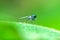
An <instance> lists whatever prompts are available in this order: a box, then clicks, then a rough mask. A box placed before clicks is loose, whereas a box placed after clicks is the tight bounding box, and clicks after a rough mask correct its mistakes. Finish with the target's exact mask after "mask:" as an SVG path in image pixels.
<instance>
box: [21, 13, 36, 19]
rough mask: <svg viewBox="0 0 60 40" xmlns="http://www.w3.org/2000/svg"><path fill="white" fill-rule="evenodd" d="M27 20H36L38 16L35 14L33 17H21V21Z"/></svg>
mask: <svg viewBox="0 0 60 40" xmlns="http://www.w3.org/2000/svg"><path fill="white" fill-rule="evenodd" d="M25 18H27V19H28V20H35V19H36V15H35V14H33V15H31V16H25V17H21V18H20V19H25Z"/></svg>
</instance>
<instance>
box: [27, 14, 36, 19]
mask: <svg viewBox="0 0 60 40" xmlns="http://www.w3.org/2000/svg"><path fill="white" fill-rule="evenodd" d="M28 19H29V20H35V19H36V15H34V14H33V15H31V16H29V17H28Z"/></svg>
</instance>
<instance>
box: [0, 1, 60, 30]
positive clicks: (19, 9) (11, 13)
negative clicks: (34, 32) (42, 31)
mask: <svg viewBox="0 0 60 40" xmlns="http://www.w3.org/2000/svg"><path fill="white" fill-rule="evenodd" d="M32 14H36V15H37V19H36V20H35V21H32V22H31V21H26V20H20V19H19V18H20V17H23V16H28V15H32ZM0 20H2V21H16V22H26V23H32V24H37V25H42V26H47V27H50V28H55V29H57V30H60V0H0Z"/></svg>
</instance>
